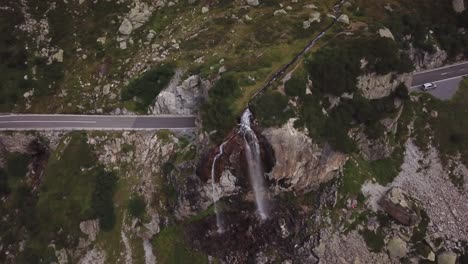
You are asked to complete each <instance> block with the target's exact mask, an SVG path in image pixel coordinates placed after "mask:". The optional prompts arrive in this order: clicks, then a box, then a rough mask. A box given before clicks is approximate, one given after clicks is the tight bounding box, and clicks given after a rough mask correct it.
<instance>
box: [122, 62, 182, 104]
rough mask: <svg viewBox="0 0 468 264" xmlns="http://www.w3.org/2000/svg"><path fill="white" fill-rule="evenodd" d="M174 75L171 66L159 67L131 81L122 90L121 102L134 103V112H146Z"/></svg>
mask: <svg viewBox="0 0 468 264" xmlns="http://www.w3.org/2000/svg"><path fill="white" fill-rule="evenodd" d="M173 75H174V66H173V65H159V66H158V67H155V68H153V69H150V70H148V71H146V72H144V73H143V74H142V75H141V76H139V77H137V78H136V79H133V80H132V81H131V82H130V83H129V84H128V85H127V87H125V88H124V89H123V90H122V100H123V101H135V102H136V105H135V107H136V109H134V110H136V111H139V112H143V113H144V112H146V110H147V108H148V106H149V105H150V104H151V103H152V102H153V101H154V100H155V99H156V96H157V95H158V94H159V92H160V91H161V90H162V89H164V87H165V86H166V85H167V84H168V83H169V81H170V80H171V78H172V76H173Z"/></svg>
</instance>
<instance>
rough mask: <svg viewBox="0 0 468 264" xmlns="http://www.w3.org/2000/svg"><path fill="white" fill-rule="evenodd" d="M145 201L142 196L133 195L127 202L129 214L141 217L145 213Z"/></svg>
mask: <svg viewBox="0 0 468 264" xmlns="http://www.w3.org/2000/svg"><path fill="white" fill-rule="evenodd" d="M145 208H146V203H145V200H144V199H143V197H141V196H138V195H137V196H134V197H132V198H131V199H130V200H129V201H128V204H127V209H128V212H129V213H130V215H131V216H133V217H137V218H141V217H142V216H143V214H144V213H145Z"/></svg>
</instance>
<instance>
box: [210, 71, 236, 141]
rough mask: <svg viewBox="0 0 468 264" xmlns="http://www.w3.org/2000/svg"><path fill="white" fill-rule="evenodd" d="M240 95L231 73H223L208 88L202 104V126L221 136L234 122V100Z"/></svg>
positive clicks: (218, 136)
mask: <svg viewBox="0 0 468 264" xmlns="http://www.w3.org/2000/svg"><path fill="white" fill-rule="evenodd" d="M239 96H240V88H239V85H238V83H237V81H236V80H235V79H234V78H233V77H232V75H229V74H228V75H223V76H222V77H221V78H220V79H219V80H218V81H217V82H216V83H215V84H214V85H213V87H212V88H211V89H210V92H209V95H208V101H207V102H206V103H205V104H204V105H203V106H202V119H203V127H204V129H205V130H207V131H213V130H216V131H217V133H216V137H217V138H218V139H219V138H222V137H223V136H224V135H225V134H226V133H227V132H228V131H229V130H230V129H231V128H232V127H234V126H235V124H236V118H237V116H236V114H235V112H234V110H233V103H234V101H235V100H236V99H237V98H238V97H239Z"/></svg>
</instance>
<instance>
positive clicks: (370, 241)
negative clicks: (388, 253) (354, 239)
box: [361, 229, 385, 252]
mask: <svg viewBox="0 0 468 264" xmlns="http://www.w3.org/2000/svg"><path fill="white" fill-rule="evenodd" d="M361 235H362V237H363V238H364V241H365V242H366V245H367V247H369V249H370V250H371V251H372V252H382V249H383V248H384V246H385V241H384V235H383V234H382V233H380V232H379V230H378V229H377V231H376V232H374V231H371V230H369V229H364V230H363V231H361Z"/></svg>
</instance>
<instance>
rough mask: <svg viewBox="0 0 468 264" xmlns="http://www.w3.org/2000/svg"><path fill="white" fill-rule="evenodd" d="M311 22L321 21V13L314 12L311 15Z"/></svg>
mask: <svg viewBox="0 0 468 264" xmlns="http://www.w3.org/2000/svg"><path fill="white" fill-rule="evenodd" d="M309 22H310V23H313V22H317V23H320V13H319V12H312V13H311V14H310V17H309Z"/></svg>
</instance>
